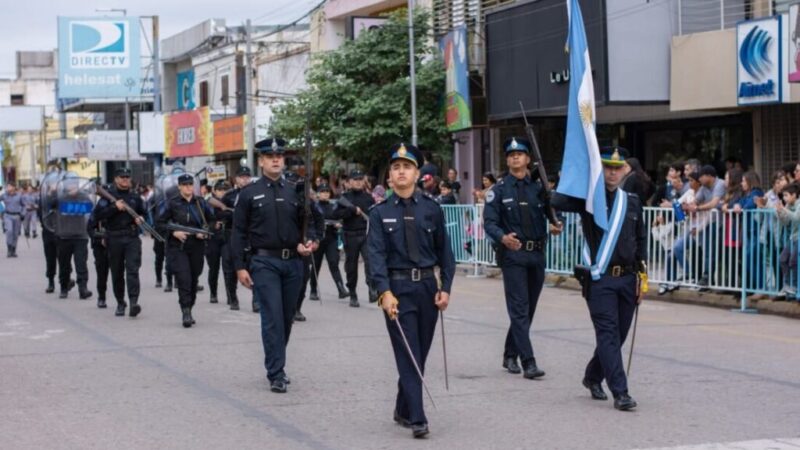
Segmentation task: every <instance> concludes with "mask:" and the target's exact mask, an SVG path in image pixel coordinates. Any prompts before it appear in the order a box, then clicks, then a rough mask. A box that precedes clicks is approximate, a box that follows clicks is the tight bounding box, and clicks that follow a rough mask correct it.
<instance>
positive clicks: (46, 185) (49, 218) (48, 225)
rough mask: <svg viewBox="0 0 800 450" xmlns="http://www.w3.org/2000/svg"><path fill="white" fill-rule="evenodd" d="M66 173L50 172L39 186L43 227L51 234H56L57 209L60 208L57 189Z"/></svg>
mask: <svg viewBox="0 0 800 450" xmlns="http://www.w3.org/2000/svg"><path fill="white" fill-rule="evenodd" d="M63 175H64V173H63V172H59V171H53V172H48V173H47V174H45V176H44V177H43V178H42V182H41V184H40V185H39V205H40V206H39V207H40V208H41V215H42V227H44V228H45V229H47V231H49V232H51V233H55V232H56V217H57V216H56V208H57V206H58V193H57V192H56V189H57V187H58V182H59V181H61V178H62V177H63Z"/></svg>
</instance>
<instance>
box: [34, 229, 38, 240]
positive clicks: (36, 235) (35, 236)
mask: <svg viewBox="0 0 800 450" xmlns="http://www.w3.org/2000/svg"><path fill="white" fill-rule="evenodd" d="M37 237H39V235H38V234H36V232H35V231H34V232H33V238H34V239H36V238H37Z"/></svg>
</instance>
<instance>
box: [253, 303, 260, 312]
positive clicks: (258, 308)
mask: <svg viewBox="0 0 800 450" xmlns="http://www.w3.org/2000/svg"><path fill="white" fill-rule="evenodd" d="M252 306H253V312H254V313H257V312H261V305H259V304H258V302H256V301H255V300H253V305H252Z"/></svg>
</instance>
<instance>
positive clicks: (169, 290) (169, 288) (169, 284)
mask: <svg viewBox="0 0 800 450" xmlns="http://www.w3.org/2000/svg"><path fill="white" fill-rule="evenodd" d="M164 292H172V283H170V282H167V287H165V288H164Z"/></svg>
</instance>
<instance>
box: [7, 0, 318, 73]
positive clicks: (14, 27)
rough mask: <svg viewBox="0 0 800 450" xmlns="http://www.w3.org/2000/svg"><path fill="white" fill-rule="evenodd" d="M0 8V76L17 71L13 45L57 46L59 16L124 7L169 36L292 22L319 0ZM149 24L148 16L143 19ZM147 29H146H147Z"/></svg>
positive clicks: (104, 0)
mask: <svg viewBox="0 0 800 450" xmlns="http://www.w3.org/2000/svg"><path fill="white" fill-rule="evenodd" d="M2 3H3V8H2V12H0V30H3V32H2V39H0V78H14V77H15V76H16V60H15V52H16V51H17V50H52V49H55V48H56V47H57V46H58V42H57V40H58V37H57V29H56V18H57V17H58V16H98V15H104V14H113V13H98V12H96V11H95V10H96V9H109V8H127V9H128V15H129V16H149V15H158V16H159V17H160V22H161V37H162V39H163V38H165V37H169V36H172V35H174V34H176V33H179V32H181V31H183V30H185V29H187V28H189V27H191V26H192V25H196V24H198V23H200V22H202V21H204V20H206V19H211V18H220V19H225V20H226V23H227V24H228V25H229V26H230V25H240V24H242V23H243V22H244V21H245V20H246V19H248V18H249V19H251V20H253V24H254V25H276V24H286V23H290V22H293V21H294V20H296V19H297V18H299V17H300V16H302V15H303V14H304V13H305V12H307V11H308V10H310V9H311V8H313V7H314V6H316V5H317V4H319V3H320V0H217V1H202V0H201V1H186V0H180V1H179V0H3V2H2ZM145 26H146V27H149V26H150V24H149V21H146V22H145ZM148 34H149V33H148Z"/></svg>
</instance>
